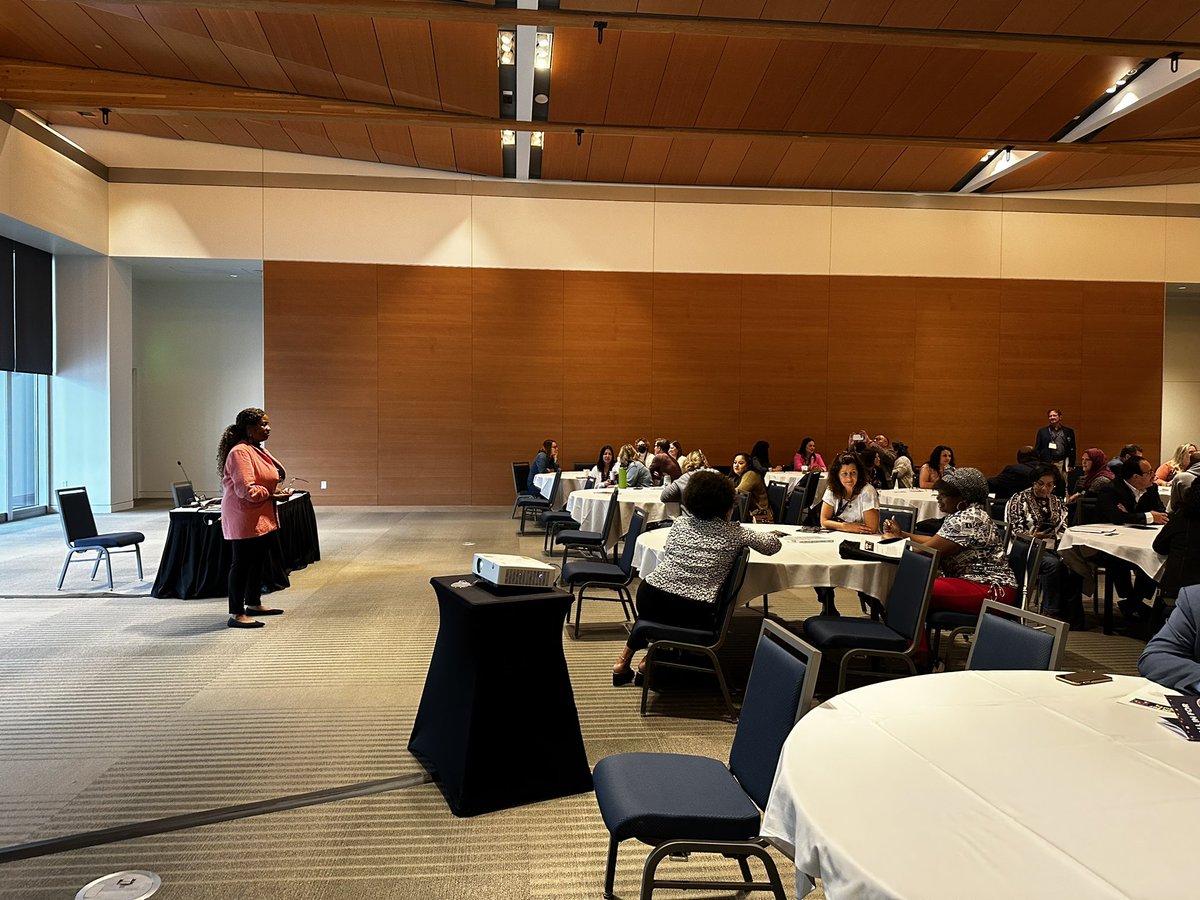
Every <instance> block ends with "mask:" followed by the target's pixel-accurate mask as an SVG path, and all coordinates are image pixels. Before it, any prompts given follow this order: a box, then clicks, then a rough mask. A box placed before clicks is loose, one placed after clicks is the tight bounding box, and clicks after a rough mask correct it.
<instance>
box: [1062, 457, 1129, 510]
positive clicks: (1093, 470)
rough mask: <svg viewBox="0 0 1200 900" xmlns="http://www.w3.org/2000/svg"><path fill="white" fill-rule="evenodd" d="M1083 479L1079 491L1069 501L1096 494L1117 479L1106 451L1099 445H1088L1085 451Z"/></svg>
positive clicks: (1072, 501)
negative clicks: (1106, 457)
mask: <svg viewBox="0 0 1200 900" xmlns="http://www.w3.org/2000/svg"><path fill="white" fill-rule="evenodd" d="M1082 465H1083V479H1082V480H1081V481H1080V482H1079V491H1078V492H1077V493H1074V494H1072V495H1071V496H1070V497H1068V498H1067V502H1068V503H1074V502H1075V501H1076V500H1078V499H1079V498H1080V497H1082V496H1083V495H1084V494H1096V493H1099V491H1100V490H1101V489H1102V488H1104V487H1106V486H1108V485H1110V484H1112V483H1113V482H1114V481H1116V480H1117V476H1116V474H1115V473H1114V472H1113V470H1112V469H1110V468H1109V467H1108V460H1107V459H1105V458H1104V451H1103V450H1101V449H1100V448H1099V447H1088V449H1086V450H1084V451H1083V460H1082Z"/></svg>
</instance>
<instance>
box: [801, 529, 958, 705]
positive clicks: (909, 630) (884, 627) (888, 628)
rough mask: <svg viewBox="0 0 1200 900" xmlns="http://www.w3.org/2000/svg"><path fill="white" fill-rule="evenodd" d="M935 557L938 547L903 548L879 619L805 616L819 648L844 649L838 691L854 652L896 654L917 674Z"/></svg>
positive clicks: (857, 654) (809, 635)
mask: <svg viewBox="0 0 1200 900" xmlns="http://www.w3.org/2000/svg"><path fill="white" fill-rule="evenodd" d="M937 557H938V554H937V551H936V550H931V549H929V548H928V547H922V546H920V545H912V546H909V547H906V548H905V549H904V555H903V556H901V557H900V566H899V568H898V569H897V570H896V580H895V581H894V582H893V583H892V589H891V590H890V591H889V592H888V599H887V605H886V606H885V607H884V610H883V616H882V621H879V622H873V621H871V620H870V619H865V618H857V617H855V618H851V617H849V616H812V617H811V618H809V619H806V620H805V622H804V631H805V636H806V637H807V638H808V639H809V640H810V641H811V642H812V643H813V644H814V645H815V646H816V647H817V648H818V649H819V650H821V651H822V652H827V651H830V650H838V651H842V662H841V665H840V666H839V667H838V687H837V689H838V692H839V693H841V692H842V691H843V690H845V687H846V670H847V668H848V667H849V665H850V660H852V659H854V658H855V657H860V656H861V657H878V658H883V659H898V660H900V661H901V662H903V663H904V664H905V666H907V668H908V670H909V672H910V673H912V674H913V675H915V674H917V665H916V662H915V657H916V655H917V648H918V647H919V646H920V643H921V638H922V636H923V635H924V631H925V615H926V613H927V612H928V611H929V594H930V592H931V591H932V589H933V577H934V574H935V573H936V571H937ZM881 677H892V676H881Z"/></svg>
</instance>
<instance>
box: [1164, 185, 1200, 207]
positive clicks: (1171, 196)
mask: <svg viewBox="0 0 1200 900" xmlns="http://www.w3.org/2000/svg"><path fill="white" fill-rule="evenodd" d="M1166 193H1167V200H1168V201H1169V202H1171V203H1200V184H1168V185H1167V186H1166Z"/></svg>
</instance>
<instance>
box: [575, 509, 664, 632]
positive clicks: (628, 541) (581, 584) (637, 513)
mask: <svg viewBox="0 0 1200 900" xmlns="http://www.w3.org/2000/svg"><path fill="white" fill-rule="evenodd" d="M645 522H646V513H645V512H644V511H642V510H640V509H636V510H634V512H633V518H632V519H631V520H630V522H629V532H628V533H627V534H626V535H625V547H624V549H623V550H622V551H621V557H620V559H619V560H618V561H617V562H615V563H610V562H600V561H599V560H594V559H573V560H571V561H570V562H567V563H565V564H564V565H563V567H562V578H561V579H559V580H560V581H561V582H562V584H565V585H566V586H567V588H568V589H569V590H570V591H571V593H572V594H574V595H575V637H579V620H580V619H581V618H582V617H583V601H584V600H615V601H619V602H620V604H621V609H622V610H623V611H624V613H625V621H626V622H629V621H631V620H632V618H633V616H632V615H631V614H632V613H633V611H634V609H633V595H632V594H631V593H629V584H630V582H632V581H633V552H634V548H635V546H636V545H637V539H638V537H640V536H641V533H642V526H643V525H644V524H645ZM588 588H604V589H605V590H609V591H613V592H614V593H615V596H611V597H605V596H600V597H598V596H596V595H595V594H591V595H589V594H587V589H588ZM576 591H578V593H576ZM568 620H569V616H568Z"/></svg>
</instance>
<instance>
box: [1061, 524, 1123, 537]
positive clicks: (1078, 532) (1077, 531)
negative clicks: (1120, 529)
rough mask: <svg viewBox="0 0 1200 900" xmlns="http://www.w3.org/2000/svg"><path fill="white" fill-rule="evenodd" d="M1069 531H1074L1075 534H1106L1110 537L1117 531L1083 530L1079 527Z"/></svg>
mask: <svg viewBox="0 0 1200 900" xmlns="http://www.w3.org/2000/svg"><path fill="white" fill-rule="evenodd" d="M1071 530H1072V531H1074V532H1075V533H1076V534H1107V535H1109V536H1110V537H1111V536H1113V535H1115V534H1116V533H1117V529H1115V528H1083V527H1080V526H1076V527H1075V528H1072V529H1071Z"/></svg>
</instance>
